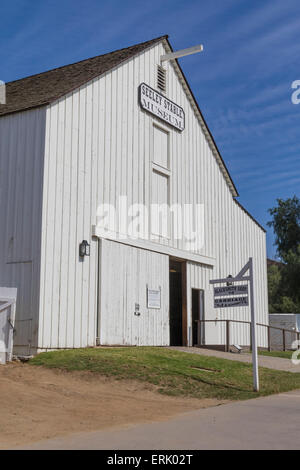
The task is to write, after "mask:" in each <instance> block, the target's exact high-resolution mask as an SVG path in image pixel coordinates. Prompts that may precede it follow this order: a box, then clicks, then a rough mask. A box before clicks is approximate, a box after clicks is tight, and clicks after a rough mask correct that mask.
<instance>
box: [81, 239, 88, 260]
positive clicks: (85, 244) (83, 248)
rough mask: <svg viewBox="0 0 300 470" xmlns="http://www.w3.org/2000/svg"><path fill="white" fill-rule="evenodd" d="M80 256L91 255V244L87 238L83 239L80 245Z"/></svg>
mask: <svg viewBox="0 0 300 470" xmlns="http://www.w3.org/2000/svg"><path fill="white" fill-rule="evenodd" d="M79 256H80V258H84V257H85V256H90V245H89V244H88V242H87V241H86V240H83V241H82V242H81V243H80V245H79Z"/></svg>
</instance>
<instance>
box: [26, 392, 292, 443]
mask: <svg viewBox="0 0 300 470" xmlns="http://www.w3.org/2000/svg"><path fill="white" fill-rule="evenodd" d="M299 436H300V390H297V391H294V392H289V393H285V394H280V395H273V396H270V397H265V398H257V399H254V400H247V401H243V402H235V403H229V404H226V405H221V406H218V407H213V408H207V409H202V410H197V411H193V412H190V413H186V414H184V415H180V416H178V417H176V418H174V419H171V420H168V421H166V422H159V423H151V424H143V425H138V426H135V427H131V428H127V429H121V430H110V431H99V432H93V433H84V434H75V435H72V436H68V437H64V438H59V439H53V440H49V441H44V442H40V443H37V444H35V445H32V446H30V447H29V446H28V447H26V449H39V450H40V449H108V450H110V449H113V450H115V449H119V450H122V449H128V450H141V449H149V450H152V449H172V450H175V449H182V450H189V449H190V450H193V449H297V450H299V449H300V438H299ZM24 448H25V447H24Z"/></svg>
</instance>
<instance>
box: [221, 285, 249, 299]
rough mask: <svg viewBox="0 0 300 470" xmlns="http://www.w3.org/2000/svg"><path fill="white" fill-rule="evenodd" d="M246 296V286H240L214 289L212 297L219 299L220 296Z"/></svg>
mask: <svg viewBox="0 0 300 470" xmlns="http://www.w3.org/2000/svg"><path fill="white" fill-rule="evenodd" d="M242 294H245V295H248V285H247V284H244V285H240V286H225V287H214V296H215V297H220V296H222V295H242Z"/></svg>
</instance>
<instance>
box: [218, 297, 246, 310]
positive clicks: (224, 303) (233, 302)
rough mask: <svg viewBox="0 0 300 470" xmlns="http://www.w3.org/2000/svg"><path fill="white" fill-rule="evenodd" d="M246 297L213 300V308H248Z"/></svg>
mask: <svg viewBox="0 0 300 470" xmlns="http://www.w3.org/2000/svg"><path fill="white" fill-rule="evenodd" d="M248 305H249V299H248V297H225V298H222V297H221V298H215V308H226V307H248Z"/></svg>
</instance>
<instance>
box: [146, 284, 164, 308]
mask: <svg viewBox="0 0 300 470" xmlns="http://www.w3.org/2000/svg"><path fill="white" fill-rule="evenodd" d="M160 297H161V295H160V289H149V288H148V289H147V307H148V308H157V309H160Z"/></svg>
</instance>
